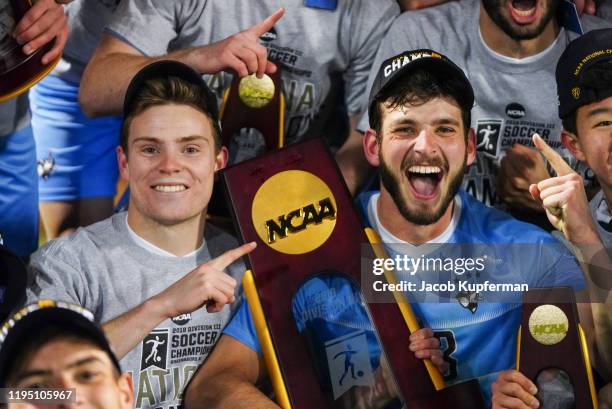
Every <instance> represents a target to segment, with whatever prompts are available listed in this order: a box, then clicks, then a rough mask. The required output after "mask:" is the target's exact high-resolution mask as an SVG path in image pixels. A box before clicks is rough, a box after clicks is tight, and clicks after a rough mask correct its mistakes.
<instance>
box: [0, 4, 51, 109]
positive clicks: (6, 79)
mask: <svg viewBox="0 0 612 409" xmlns="http://www.w3.org/2000/svg"><path fill="white" fill-rule="evenodd" d="M31 5H32V2H31V0H0V102H2V101H5V100H7V99H10V98H13V97H15V96H17V95H19V94H21V93H23V92H25V91H26V90H27V89H28V88H30V87H31V86H32V85H34V84H36V83H37V82H38V81H40V80H41V79H42V78H43V77H44V76H45V75H47V74H48V73H49V72H50V71H51V70H52V69H53V68H54V67H55V65H56V64H57V62H58V61H59V58H60V57H57V58H56V59H55V60H54V61H51V62H50V63H48V64H47V65H43V63H42V57H43V56H44V55H45V54H46V53H47V52H48V51H49V50H51V48H53V44H54V43H55V40H54V41H50V42H49V43H47V44H45V45H44V46H43V47H41V48H39V49H38V50H36V51H34V52H33V53H32V54H30V55H27V54H24V53H23V51H22V46H20V45H19V44H17V42H16V41H15V40H14V39H13V37H12V36H11V33H12V32H13V30H14V29H15V26H16V25H17V22H19V20H20V19H21V17H23V15H24V14H25V13H26V12H27V11H28V9H29V8H30V7H31Z"/></svg>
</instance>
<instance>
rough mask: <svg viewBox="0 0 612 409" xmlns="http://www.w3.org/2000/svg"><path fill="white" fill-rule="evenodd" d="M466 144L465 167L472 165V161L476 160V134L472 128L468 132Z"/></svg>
mask: <svg viewBox="0 0 612 409" xmlns="http://www.w3.org/2000/svg"><path fill="white" fill-rule="evenodd" d="M466 143H467V147H466V150H467V165H468V166H470V165H471V164H472V163H474V160H475V159H476V133H475V132H474V129H473V128H470V129H469V130H468V134H467V139H466Z"/></svg>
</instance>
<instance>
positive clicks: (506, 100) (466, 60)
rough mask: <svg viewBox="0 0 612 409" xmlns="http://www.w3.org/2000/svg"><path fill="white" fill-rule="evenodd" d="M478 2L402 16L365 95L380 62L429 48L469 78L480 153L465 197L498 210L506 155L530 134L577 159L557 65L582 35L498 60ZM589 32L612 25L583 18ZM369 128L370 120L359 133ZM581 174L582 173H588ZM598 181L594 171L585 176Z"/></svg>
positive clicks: (567, 35)
mask: <svg viewBox="0 0 612 409" xmlns="http://www.w3.org/2000/svg"><path fill="white" fill-rule="evenodd" d="M479 16H480V2H479V1H478V0H462V1H459V2H450V3H446V4H443V5H440V6H437V7H431V8H427V9H423V10H418V11H414V12H409V13H403V14H402V15H400V17H398V18H397V19H396V20H395V21H394V23H393V25H392V26H391V28H390V29H389V32H388V33H387V35H386V37H385V38H384V40H383V42H382V44H381V47H380V49H379V51H378V53H377V55H376V59H375V61H374V65H373V67H372V72H371V73H370V78H369V81H368V90H369V89H370V84H371V83H372V81H373V79H374V76H375V74H376V71H377V70H378V68H379V67H380V64H381V63H382V61H384V60H385V59H386V58H389V57H391V56H393V55H396V54H399V53H401V52H402V51H405V50H412V49H419V48H430V49H432V50H435V51H439V52H441V53H442V54H444V55H446V56H447V57H449V58H450V59H451V60H452V61H453V62H454V63H456V64H457V65H458V66H459V67H461V68H462V69H463V70H464V71H465V73H466V74H467V76H468V78H469V79H470V82H471V83H472V87H473V88H474V93H475V96H476V102H475V106H474V108H473V109H472V124H471V125H472V127H473V128H474V130H475V132H476V139H477V148H478V154H477V159H476V161H475V163H474V164H473V165H472V166H471V167H470V169H469V171H468V172H467V174H466V176H465V179H464V185H463V187H464V188H465V190H466V191H468V192H469V193H471V194H472V195H474V196H475V197H477V198H478V199H479V200H481V201H483V202H485V203H486V204H490V205H491V204H498V200H497V198H496V196H495V175H496V174H497V167H498V165H499V161H500V160H501V159H502V157H503V156H504V154H505V151H506V150H507V149H508V148H510V147H511V146H512V145H513V144H515V143H519V144H523V145H529V146H532V147H533V143H532V142H531V135H532V134H533V133H534V132H538V133H539V134H540V135H541V136H542V137H543V139H545V140H546V141H547V142H548V143H549V145H551V146H552V147H553V148H555V149H556V150H558V151H559V152H560V153H562V155H563V156H564V157H566V159H568V160H569V159H570V158H571V159H572V164H574V165H576V161H575V160H573V157H572V156H571V155H570V154H569V152H567V150H565V149H564V148H563V147H562V144H561V128H562V125H561V120H560V119H559V117H558V111H557V106H558V104H557V91H556V85H555V84H556V83H555V66H556V63H557V60H558V59H559V57H560V56H561V53H562V52H563V50H564V49H565V47H566V45H567V44H568V42H569V41H571V40H572V39H574V38H575V37H576V36H577V34H575V33H572V32H569V31H566V30H565V29H561V30H560V32H559V35H558V36H557V39H556V40H555V41H554V43H553V44H552V45H551V46H550V47H548V48H547V49H546V50H544V51H542V52H540V53H539V54H536V55H534V56H531V57H527V58H523V59H514V58H509V57H505V56H503V55H500V54H498V53H496V52H494V51H493V50H491V49H490V48H489V47H487V46H486V44H485V43H484V41H483V39H482V37H481V34H480V29H479V25H478V21H479ZM582 25H583V28H584V30H585V31H590V30H593V29H596V28H604V27H611V26H612V23H610V22H606V21H604V20H601V19H600V18H597V17H593V16H583V18H582ZM368 127H369V125H368V118H367V114H366V115H364V117H362V119H361V121H360V123H359V127H358V128H359V129H360V130H362V131H363V130H365V129H367V128H368ZM583 175H584V172H583ZM586 180H587V183H588V181H589V180H593V175H592V172H590V171H589V172H588V174H587V175H586Z"/></svg>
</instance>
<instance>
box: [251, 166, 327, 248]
mask: <svg viewBox="0 0 612 409" xmlns="http://www.w3.org/2000/svg"><path fill="white" fill-rule="evenodd" d="M270 198H274V199H275V200H270ZM336 213H337V205H336V199H335V198H334V195H333V193H332V191H331V189H330V188H329V186H327V184H326V183H325V182H324V181H323V180H321V179H320V178H319V177H317V176H315V175H313V174H312V173H310V172H305V171H303V170H287V171H284V172H279V173H277V174H275V175H274V176H272V177H271V178H269V179H268V180H266V181H265V182H264V183H263V184H262V185H261V186H260V188H259V190H258V191H257V193H256V194H255V197H254V198H253V204H252V207H251V217H252V221H253V226H254V227H255V231H256V232H257V235H258V236H259V237H260V238H261V240H262V241H263V242H264V243H266V244H267V245H268V246H270V247H271V248H272V249H274V250H276V251H278V252H281V253H285V254H304V253H308V252H310V251H313V250H315V249H317V248H319V247H320V246H321V245H323V243H325V242H326V241H327V239H328V238H329V236H331V234H332V232H333V231H334V227H335V226H336Z"/></svg>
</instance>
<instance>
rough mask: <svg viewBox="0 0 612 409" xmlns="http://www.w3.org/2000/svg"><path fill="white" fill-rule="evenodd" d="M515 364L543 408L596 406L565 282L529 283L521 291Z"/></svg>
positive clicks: (585, 350) (583, 339) (587, 408)
mask: <svg viewBox="0 0 612 409" xmlns="http://www.w3.org/2000/svg"><path fill="white" fill-rule="evenodd" d="M523 301H524V304H523V318H522V323H521V327H520V328H519V335H518V337H519V339H518V351H517V364H516V367H517V370H518V371H520V372H522V373H523V374H524V375H525V376H527V377H528V378H529V379H530V380H531V381H532V382H533V383H534V384H535V385H536V386H537V387H538V394H537V395H536V398H537V399H538V400H539V401H540V408H543V409H565V408H567V409H570V408H572V409H596V408H597V397H596V396H597V395H596V392H595V386H594V383H593V374H592V371H591V363H590V360H589V353H588V347H587V343H586V337H585V335H584V332H583V330H582V327H581V326H580V322H579V319H578V312H577V309H576V303H575V299H574V293H573V290H572V289H571V288H570V287H551V288H534V289H530V290H529V291H528V292H527V293H525V295H524V297H523Z"/></svg>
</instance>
